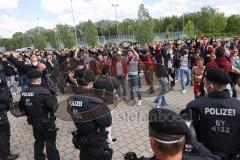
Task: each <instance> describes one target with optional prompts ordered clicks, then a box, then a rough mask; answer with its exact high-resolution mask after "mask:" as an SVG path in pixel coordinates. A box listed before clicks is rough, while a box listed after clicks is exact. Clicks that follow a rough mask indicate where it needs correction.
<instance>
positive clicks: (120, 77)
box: [0, 36, 240, 106]
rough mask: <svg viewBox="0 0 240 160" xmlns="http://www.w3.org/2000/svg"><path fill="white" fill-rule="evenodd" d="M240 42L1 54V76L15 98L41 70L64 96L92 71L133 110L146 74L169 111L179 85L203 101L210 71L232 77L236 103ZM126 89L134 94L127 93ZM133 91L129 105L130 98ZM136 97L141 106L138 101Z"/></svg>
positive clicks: (50, 85)
mask: <svg viewBox="0 0 240 160" xmlns="http://www.w3.org/2000/svg"><path fill="white" fill-rule="evenodd" d="M239 47H240V43H239V39H238V38H237V37H234V38H233V39H229V40H223V39H213V38H211V39H208V38H206V37H205V36H202V37H200V38H195V39H191V40H174V41H164V42H162V41H159V42H154V43H152V44H145V45H144V46H143V47H140V46H139V45H138V44H137V43H132V42H125V43H121V44H120V45H118V46H117V45H106V46H101V47H95V48H77V49H75V50H69V49H62V50H60V51H44V52H42V51H31V50H30V51H27V52H20V53H12V54H10V53H9V52H7V53H3V54H0V58H1V61H0V76H1V80H6V82H7V84H8V86H9V87H10V89H11V92H12V93H13V94H16V93H17V85H18V84H17V83H16V80H17V81H19V85H20V86H21V90H24V89H25V88H27V86H28V78H27V76H26V74H27V72H28V71H29V70H31V69H32V68H37V69H38V70H40V71H41V72H43V77H42V78H43V83H44V85H45V86H46V87H48V89H50V90H51V91H52V93H54V94H57V93H59V92H61V93H65V91H66V86H67V84H68V83H70V84H71V86H72V88H73V86H74V85H76V83H74V76H75V75H74V74H75V73H76V71H77V70H90V71H92V72H94V74H95V76H106V77H108V78H109V77H113V78H114V80H115V81H117V83H118V84H119V85H120V87H118V89H117V94H118V96H119V100H126V101H128V102H129V104H130V105H134V104H135V103H137V105H141V103H142V95H141V92H140V89H139V88H140V87H141V80H140V79H141V77H140V75H142V73H144V77H145V81H146V84H147V85H148V86H149V90H148V93H149V94H153V93H154V92H155V88H154V85H155V86H156V84H154V76H156V78H157V79H159V81H160V85H161V88H162V89H161V92H160V93H159V94H158V96H157V97H156V99H155V100H154V103H155V105H156V106H163V105H167V102H166V99H165V94H166V93H167V91H168V90H169V89H170V90H174V89H175V82H177V81H178V80H179V77H180V82H181V88H182V93H183V94H184V93H186V88H187V87H188V86H189V85H193V86H194V95H195V97H196V98H198V97H200V96H203V95H204V88H203V85H201V82H202V75H203V73H204V70H205V66H206V67H217V68H222V69H223V70H224V71H226V72H228V73H229V74H230V76H231V77H232V82H231V84H230V85H229V86H228V87H229V89H230V90H231V93H232V96H234V97H236V96H237V95H236V92H235V89H234V86H235V85H237V84H238V73H239V70H238V69H239V67H240V59H239ZM127 84H128V86H129V88H128V87H127ZM128 89H129V91H130V99H128V98H127V95H128ZM134 93H136V95H137V101H136V100H135V98H134Z"/></svg>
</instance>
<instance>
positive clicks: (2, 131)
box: [0, 81, 19, 160]
mask: <svg viewBox="0 0 240 160" xmlns="http://www.w3.org/2000/svg"><path fill="white" fill-rule="evenodd" d="M11 101H12V96H11V93H10V90H9V88H8V87H7V84H6V83H5V82H3V81H1V82H0V160H14V159H17V158H18V157H19V155H14V154H11V153H10V125H9V121H8V117H7V112H8V111H9V107H10V103H11Z"/></svg>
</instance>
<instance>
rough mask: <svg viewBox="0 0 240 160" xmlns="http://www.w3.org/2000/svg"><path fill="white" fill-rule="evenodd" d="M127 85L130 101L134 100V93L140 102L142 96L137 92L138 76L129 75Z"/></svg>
mask: <svg viewBox="0 0 240 160" xmlns="http://www.w3.org/2000/svg"><path fill="white" fill-rule="evenodd" d="M128 84H129V89H130V97H131V100H134V92H136V94H137V96H138V99H139V100H141V99H142V96H141V93H140V90H139V76H138V75H129V76H128Z"/></svg>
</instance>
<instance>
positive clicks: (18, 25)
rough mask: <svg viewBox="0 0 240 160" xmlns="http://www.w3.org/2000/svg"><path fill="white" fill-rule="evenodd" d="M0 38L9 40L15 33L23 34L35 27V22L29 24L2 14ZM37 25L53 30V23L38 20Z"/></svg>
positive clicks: (0, 18)
mask: <svg viewBox="0 0 240 160" xmlns="http://www.w3.org/2000/svg"><path fill="white" fill-rule="evenodd" d="M0 22H1V25H0V36H1V37H6V38H9V37H11V36H12V35H13V34H14V33H15V32H25V31H26V30H28V29H30V28H33V27H36V26H37V23H36V22H30V21H26V20H22V19H16V18H15V17H12V16H8V15H7V14H3V15H1V16H0ZM38 23H39V25H40V26H44V27H45V28H54V24H55V23H54V22H52V21H46V20H41V19H40V20H39V22H38Z"/></svg>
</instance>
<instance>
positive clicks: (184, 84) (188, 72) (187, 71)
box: [179, 69, 191, 89]
mask: <svg viewBox="0 0 240 160" xmlns="http://www.w3.org/2000/svg"><path fill="white" fill-rule="evenodd" d="M179 70H180V78H181V84H182V89H185V88H186V87H187V86H188V85H189V84H190V82H191V70H190V69H179ZM185 76H186V77H187V81H186V82H185Z"/></svg>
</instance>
